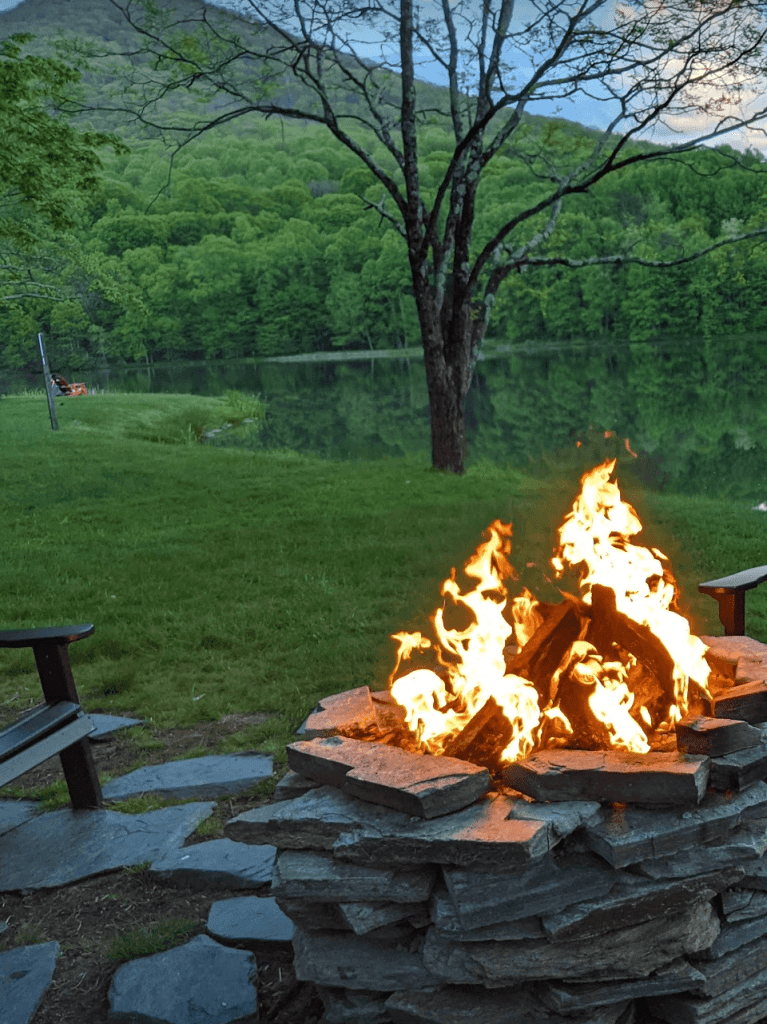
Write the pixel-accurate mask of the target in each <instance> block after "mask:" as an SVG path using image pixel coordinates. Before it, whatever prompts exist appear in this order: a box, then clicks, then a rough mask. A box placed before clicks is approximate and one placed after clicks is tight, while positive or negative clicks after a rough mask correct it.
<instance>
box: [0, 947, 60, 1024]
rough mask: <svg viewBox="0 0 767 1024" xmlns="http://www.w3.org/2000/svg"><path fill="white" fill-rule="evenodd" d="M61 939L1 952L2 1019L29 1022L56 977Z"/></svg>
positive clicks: (10, 1022) (5, 1023)
mask: <svg viewBox="0 0 767 1024" xmlns="http://www.w3.org/2000/svg"><path fill="white" fill-rule="evenodd" d="M60 949H61V947H60V946H59V944H58V942H43V943H40V944H39V945H36V946H16V947H15V949H9V950H8V952H7V953H0V1020H2V1022H3V1024H29V1022H30V1021H31V1020H32V1018H33V1017H34V1015H35V1014H36V1013H37V1010H38V1008H39V1006H40V1004H41V1003H42V1001H43V997H44V996H45V993H46V992H47V991H48V988H49V987H50V984H51V981H52V980H53V972H54V970H55V969H56V958H57V957H58V955H59V950H60Z"/></svg>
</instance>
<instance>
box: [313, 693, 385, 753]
mask: <svg viewBox="0 0 767 1024" xmlns="http://www.w3.org/2000/svg"><path fill="white" fill-rule="evenodd" d="M375 724H376V709H375V707H374V705H373V701H372V700H371V697H370V687H369V686H358V687H357V688H356V689H354V690H346V691H345V692H344V693H336V694H333V695H332V696H330V697H323V698H322V700H321V701H320V702H319V703H318V704H317V706H316V708H314V710H313V711H312V712H311V714H310V715H309V717H308V718H307V719H306V722H305V723H304V729H303V734H302V735H303V736H305V738H306V739H307V740H311V739H316V738H317V737H319V736H337V735H339V733H340V734H349V733H356V732H365V731H366V730H368V729H372V728H373V727H374V726H375Z"/></svg>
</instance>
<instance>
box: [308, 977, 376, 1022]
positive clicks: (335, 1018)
mask: <svg viewBox="0 0 767 1024" xmlns="http://www.w3.org/2000/svg"><path fill="white" fill-rule="evenodd" d="M318 991H319V994H320V998H321V999H322V1002H323V1004H324V1006H325V1014H324V1016H323V1018H322V1024H391V1017H390V1016H389V1014H388V1013H387V1012H386V1009H385V1005H386V1000H387V998H388V996H387V993H385V992H384V993H381V992H367V991H364V990H359V991H355V990H354V989H341V988H325V987H324V986H320V987H319V988H318Z"/></svg>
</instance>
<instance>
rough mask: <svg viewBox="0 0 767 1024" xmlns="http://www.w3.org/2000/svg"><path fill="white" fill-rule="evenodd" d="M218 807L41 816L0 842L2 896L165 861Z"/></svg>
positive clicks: (69, 811) (66, 811) (67, 810)
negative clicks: (151, 862)
mask: <svg viewBox="0 0 767 1024" xmlns="http://www.w3.org/2000/svg"><path fill="white" fill-rule="evenodd" d="M215 806H216V805H215V804H214V803H194V804H183V805H182V806H181V807H162V808H161V809H160V810H158V811H147V813H146V814H120V813H119V812H117V811H95V810H94V811H73V810H72V808H71V807H66V808H64V809H63V810H60V811H49V812H47V813H45V814H40V815H38V817H36V818H33V819H32V820H31V821H28V822H26V823H25V824H23V825H19V826H18V827H17V828H14V829H12V830H11V831H10V832H7V833H6V834H5V835H4V836H0V892H14V891H16V890H21V891H22V892H25V891H29V890H32V889H52V888H55V887H56V886H59V885H67V884H68V883H69V882H76V881H77V880H78V879H80V878H90V877H91V876H92V875H100V874H101V873H102V872H104V871H115V870H117V869H118V868H125V867H129V866H130V865H133V864H143V863H144V861H156V860H160V858H162V857H164V856H165V855H166V854H167V853H169V852H170V851H171V850H173V849H177V848H178V847H179V846H181V844H182V843H183V842H184V840H185V839H186V837H187V836H189V835H191V833H192V832H194V830H195V829H196V828H197V826H198V825H199V824H200V822H201V821H204V820H205V818H208V817H210V815H211V814H212V813H213V810H214V808H215Z"/></svg>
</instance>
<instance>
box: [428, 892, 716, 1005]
mask: <svg viewBox="0 0 767 1024" xmlns="http://www.w3.org/2000/svg"><path fill="white" fill-rule="evenodd" d="M718 934H719V918H718V917H717V915H716V913H715V912H714V910H713V909H712V907H711V906H710V905H709V904H708V903H700V904H696V905H694V906H692V907H690V908H688V910H686V911H685V912H684V913H683V914H675V915H671V916H669V917H663V918H660V919H659V920H655V921H648V922H646V923H644V924H640V925H634V926H633V927H631V928H621V929H618V930H616V931H613V932H609V933H608V934H607V935H601V936H597V937H595V938H593V939H590V940H589V941H588V942H582V941H579V940H578V941H575V942H557V943H553V942H548V941H545V940H544V941H540V940H531V941H528V942H464V943H458V942H452V941H450V940H449V939H446V938H444V936H442V935H440V933H439V932H438V931H437V929H436V928H432V929H430V930H429V932H428V933H427V936H426V942H425V944H424V949H423V954H424V963H425V964H426V967H427V968H428V969H429V970H430V971H432V972H433V973H434V974H436V975H438V976H439V977H441V978H443V979H444V980H445V981H447V982H448V983H449V984H465V985H485V986H487V987H491V988H493V987H497V986H501V985H509V984H513V983H516V982H522V981H535V980H546V979H551V978H558V979H577V978H581V979H583V980H589V981H597V980H604V981H609V980H612V979H616V980H618V979H621V980H623V979H626V978H642V977H645V976H646V975H648V974H651V973H652V972H653V971H657V970H658V969H659V968H661V967H663V966H665V964H667V963H669V961H671V960H675V959H677V958H678V957H680V956H684V955H686V954H689V953H696V952H698V951H700V950H703V949H706V948H708V947H709V946H710V945H711V943H712V942H713V941H714V939H715V938H716V936H717V935H718Z"/></svg>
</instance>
